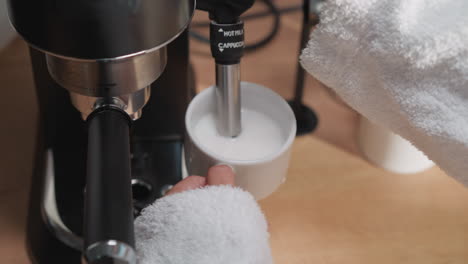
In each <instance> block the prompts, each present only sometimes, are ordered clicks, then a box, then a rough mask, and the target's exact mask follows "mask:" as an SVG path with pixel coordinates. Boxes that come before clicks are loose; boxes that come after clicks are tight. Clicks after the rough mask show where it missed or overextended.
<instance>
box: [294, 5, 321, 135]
mask: <svg viewBox="0 0 468 264" xmlns="http://www.w3.org/2000/svg"><path fill="white" fill-rule="evenodd" d="M303 12H304V17H303V19H304V20H303V24H302V33H301V43H300V49H299V54H300V53H301V51H302V50H303V49H304V48H305V47H306V45H307V41H308V39H309V35H310V31H311V28H312V26H313V25H316V24H318V17H317V16H313V17H311V12H310V0H304V4H303ZM305 78H306V75H305V70H304V68H302V66H301V64H300V63H299V62H298V63H297V72H296V87H295V90H294V99H293V100H291V101H289V104H290V105H291V108H292V109H293V111H294V114H295V115H296V120H297V133H296V135H298V136H300V135H304V134H308V133H311V132H313V131H314V130H315V128H316V127H317V124H318V118H317V115H316V114H315V112H314V111H313V110H312V109H311V108H309V107H307V106H306V105H304V103H303V102H302V98H303V96H304V84H305Z"/></svg>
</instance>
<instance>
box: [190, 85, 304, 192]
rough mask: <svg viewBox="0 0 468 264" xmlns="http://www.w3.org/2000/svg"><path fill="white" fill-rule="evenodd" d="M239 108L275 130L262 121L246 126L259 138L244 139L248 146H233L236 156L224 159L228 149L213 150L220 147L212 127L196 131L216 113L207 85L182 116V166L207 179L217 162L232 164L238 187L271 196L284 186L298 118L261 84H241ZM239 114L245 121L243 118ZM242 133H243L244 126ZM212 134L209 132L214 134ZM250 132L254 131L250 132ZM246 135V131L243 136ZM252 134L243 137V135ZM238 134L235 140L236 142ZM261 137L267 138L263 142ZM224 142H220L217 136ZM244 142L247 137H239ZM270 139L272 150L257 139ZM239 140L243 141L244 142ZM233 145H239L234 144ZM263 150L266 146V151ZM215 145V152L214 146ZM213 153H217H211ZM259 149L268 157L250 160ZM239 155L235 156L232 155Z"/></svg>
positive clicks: (213, 100) (213, 94) (278, 97)
mask: <svg viewBox="0 0 468 264" xmlns="http://www.w3.org/2000/svg"><path fill="white" fill-rule="evenodd" d="M241 100H242V108H243V109H244V110H246V109H249V110H252V111H256V112H258V113H261V114H262V115H266V117H267V118H264V119H260V120H259V121H264V120H266V119H268V121H269V122H270V124H273V125H274V126H272V127H274V129H265V128H266V127H269V126H265V122H250V123H249V125H250V127H249V129H254V130H255V129H259V130H261V131H262V132H261V134H259V135H258V136H255V137H253V138H247V140H246V142H248V144H239V145H236V146H235V147H236V148H235V149H236V150H237V152H238V153H241V154H242V155H238V157H241V158H240V159H239V158H232V157H233V156H232V153H231V157H227V156H226V155H227V154H226V153H225V152H226V151H225V150H226V149H223V148H216V146H220V145H223V144H222V143H223V142H219V138H217V137H216V135H214V133H215V132H216V131H215V129H214V128H211V129H210V130H205V132H204V133H200V130H198V129H199V127H197V124H199V122H200V121H201V120H203V118H204V117H206V116H207V115H210V114H213V113H215V110H216V108H215V105H216V104H215V103H216V101H215V89H214V87H210V88H208V89H206V90H204V91H203V92H201V93H200V94H198V95H197V96H196V97H195V98H194V99H193V100H192V102H191V103H190V105H189V107H188V109H187V113H186V116H185V125H186V131H187V136H186V142H185V145H184V150H185V162H186V166H187V171H188V173H189V175H201V176H206V174H207V171H208V169H209V168H210V167H211V166H214V165H218V164H226V165H230V166H231V167H232V168H233V169H234V171H235V173H236V178H235V180H236V185H237V186H240V187H242V188H243V189H245V190H247V191H249V192H250V193H252V195H253V196H254V197H255V198H256V199H262V198H265V197H266V196H268V195H270V194H271V193H272V192H274V191H275V190H276V189H277V188H278V187H279V186H280V185H281V183H283V182H284V180H285V178H286V174H287V171H288V166H289V160H290V153H291V146H292V143H293V141H294V138H295V136H296V119H295V116H294V113H293V111H292V110H291V108H290V106H289V105H288V104H287V102H286V101H285V100H284V99H283V98H282V97H280V96H279V95H277V94H276V93H274V92H273V91H271V90H270V89H268V88H265V87H263V86H260V85H257V84H253V83H246V82H242V83H241ZM244 114H245V113H244V112H243V118H246V116H245V115H244ZM243 129H246V128H245V127H244V128H243ZM212 130H213V131H212ZM250 131H252V130H250ZM246 133H247V132H246ZM246 135H250V133H249V134H244V136H246ZM241 137H242V134H241V135H240V136H239V137H238V138H237V139H235V140H240V139H241ZM264 137H271V138H269V139H266V138H264ZM221 139H223V138H221ZM243 139H245V137H244V138H243ZM210 140H218V141H216V142H215V141H210ZM261 140H264V141H263V142H265V140H267V141H268V140H271V141H272V142H273V143H275V144H274V145H275V146H276V147H275V148H272V150H271V151H270V150H267V149H269V148H268V147H269V146H270V145H269V144H267V145H265V144H263V145H262V144H260V142H256V141H261ZM246 142H243V143H246ZM236 144H237V143H236ZM259 146H260V148H262V147H261V146H266V148H265V149H263V148H262V149H259ZM213 147H214V148H213ZM213 149H216V150H213ZM260 150H265V151H266V153H268V154H267V155H266V156H263V157H262V158H249V156H252V157H254V156H255V155H257V154H256V153H259V151H260ZM236 155H237V154H236Z"/></svg>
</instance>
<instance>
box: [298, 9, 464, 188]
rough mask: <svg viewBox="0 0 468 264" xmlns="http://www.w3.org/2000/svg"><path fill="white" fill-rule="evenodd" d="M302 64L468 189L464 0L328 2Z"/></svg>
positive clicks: (367, 115)
mask: <svg viewBox="0 0 468 264" xmlns="http://www.w3.org/2000/svg"><path fill="white" fill-rule="evenodd" d="M301 61H302V65H303V66H304V68H305V69H307V71H308V72H309V73H311V74H312V75H313V76H314V77H315V78H317V79H318V80H319V81H321V82H322V83H324V84H325V85H327V86H329V87H331V88H332V89H334V90H335V91H336V92H337V93H338V94H339V95H340V96H341V97H342V98H343V100H345V101H346V102H347V103H348V104H349V105H350V106H351V107H353V108H354V109H356V110H357V111H358V112H360V113H361V114H363V115H364V116H366V117H367V118H369V119H370V120H371V121H373V122H375V123H377V124H380V125H383V126H386V127H387V128H390V129H391V130H393V131H395V132H396V133H398V134H400V135H402V136H403V137H405V138H406V139H408V140H410V141H411V142H413V144H414V145H415V146H416V147H418V148H419V149H421V150H422V151H423V152H425V153H426V154H427V155H428V156H429V158H431V159H432V160H433V161H435V162H436V163H437V164H438V165H439V166H440V167H441V168H443V169H444V170H445V171H446V172H447V173H448V174H449V175H451V176H453V177H455V178H456V179H458V180H459V181H460V182H462V183H464V184H465V185H468V1H467V0H330V1H327V2H326V3H325V4H324V6H323V11H322V13H321V23H320V24H319V25H318V27H317V28H316V29H315V30H314V31H313V32H312V34H311V40H310V42H309V44H308V47H307V48H306V49H305V50H304V51H303V54H302V56H301ZM324 118H326V117H324Z"/></svg>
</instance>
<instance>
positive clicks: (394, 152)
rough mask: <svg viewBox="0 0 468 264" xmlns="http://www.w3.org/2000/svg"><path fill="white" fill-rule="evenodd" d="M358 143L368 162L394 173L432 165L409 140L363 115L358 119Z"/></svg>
mask: <svg viewBox="0 0 468 264" xmlns="http://www.w3.org/2000/svg"><path fill="white" fill-rule="evenodd" d="M358 145H359V148H360V149H361V152H362V154H363V155H364V156H365V157H366V158H367V159H368V160H369V161H370V162H372V163H373V164H375V165H376V166H378V167H381V168H383V169H386V170H388V171H391V172H394V173H400V174H409V173H418V172H421V171H424V170H427V169H429V168H431V167H432V166H434V163H433V162H432V161H431V160H429V159H428V158H427V157H426V155H425V154H424V153H422V152H421V151H420V150H418V149H417V148H416V147H415V146H413V144H412V143H411V142H409V141H408V140H406V139H404V138H402V137H401V136H399V135H397V134H395V133H393V132H392V131H390V130H388V129H385V128H383V127H381V126H379V125H377V124H374V123H372V122H371V121H369V120H368V119H367V118H365V117H361V120H360V124H359V131H358Z"/></svg>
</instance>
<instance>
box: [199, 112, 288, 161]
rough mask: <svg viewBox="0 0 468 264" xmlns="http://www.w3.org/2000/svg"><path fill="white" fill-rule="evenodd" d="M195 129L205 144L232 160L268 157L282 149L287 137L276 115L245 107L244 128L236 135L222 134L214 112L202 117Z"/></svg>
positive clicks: (243, 113) (207, 147) (214, 151)
mask: <svg viewBox="0 0 468 264" xmlns="http://www.w3.org/2000/svg"><path fill="white" fill-rule="evenodd" d="M194 132H195V137H196V138H197V139H198V141H199V142H200V144H201V145H202V146H203V147H205V148H206V149H207V150H209V151H211V152H213V153H215V154H217V155H219V156H220V157H221V158H224V159H231V160H258V159H262V158H266V157H267V156H269V155H272V154H274V153H276V152H278V151H279V150H280V148H281V146H282V143H283V142H284V141H285V140H284V137H283V135H282V133H281V131H280V128H279V126H278V125H277V124H276V123H275V121H273V119H271V118H270V117H268V116H267V115H265V114H263V113H260V112H257V111H253V110H250V109H243V110H242V132H241V134H240V135H239V136H237V137H235V138H230V137H224V136H221V135H219V133H218V130H217V128H216V119H215V115H214V114H212V113H210V114H207V115H205V116H203V117H202V118H201V119H200V120H199V121H198V123H197V124H196V125H195V129H194Z"/></svg>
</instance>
